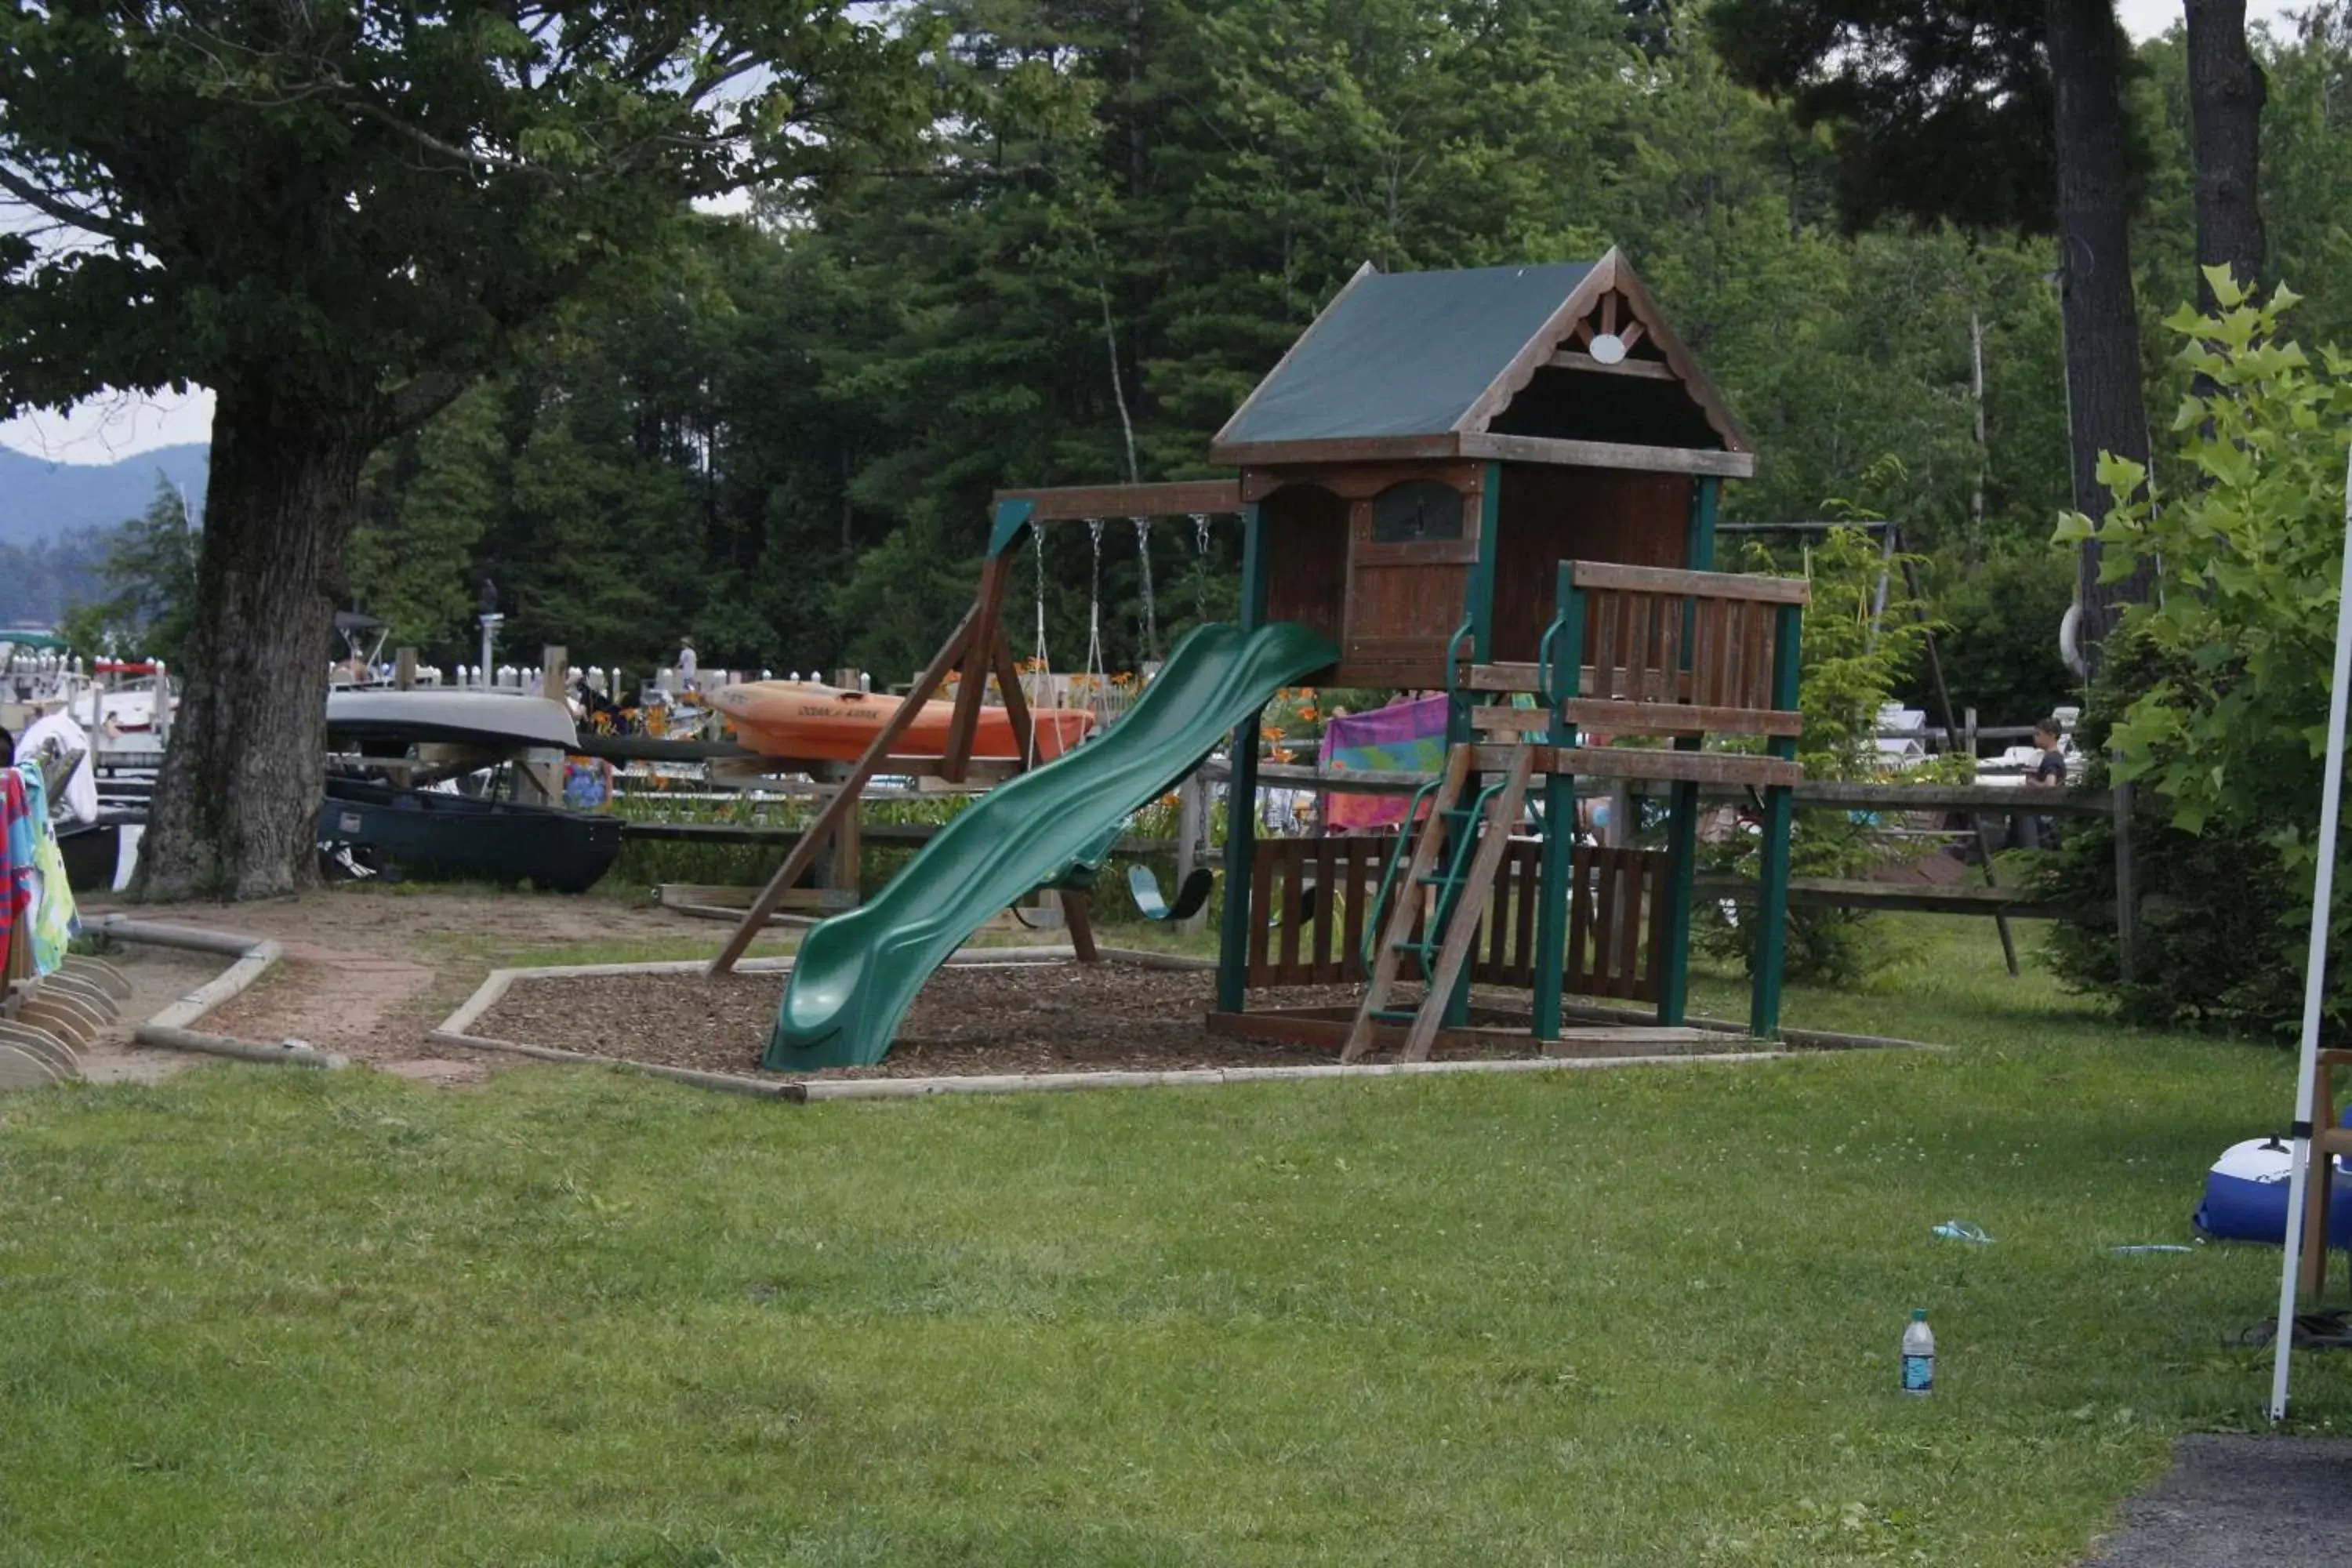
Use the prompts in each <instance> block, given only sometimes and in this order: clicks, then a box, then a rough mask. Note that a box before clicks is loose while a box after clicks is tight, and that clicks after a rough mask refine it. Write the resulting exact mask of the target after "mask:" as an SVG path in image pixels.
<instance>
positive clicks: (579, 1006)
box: [470, 962, 1536, 1079]
mask: <svg viewBox="0 0 2352 1568" xmlns="http://www.w3.org/2000/svg"><path fill="white" fill-rule="evenodd" d="M783 992H784V977H783V976H782V974H778V973H758V974H731V975H728V976H725V977H722V978H720V979H717V980H709V979H705V978H704V977H703V976H702V975H700V974H612V975H582V976H577V977H573V978H568V979H567V978H551V979H546V980H518V981H516V982H515V984H513V985H512V986H510V987H509V989H508V991H507V994H505V995H504V996H503V997H501V998H500V999H499V1002H498V1004H497V1005H495V1006H493V1007H492V1008H491V1009H490V1010H489V1011H488V1013H486V1014H484V1015H483V1016H482V1017H481V1018H480V1019H479V1020H478V1022H477V1023H476V1024H475V1025H474V1026H473V1028H472V1030H471V1031H470V1032H471V1033H473V1034H475V1035H478V1036H486V1037H489V1038H491V1039H499V1040H519V1041H523V1042H526V1043H528V1044H530V1045H535V1046H553V1047H559V1048H561V1049H563V1050H572V1051H582V1052H585V1053H587V1054H589V1055H593V1056H605V1057H618V1058H623V1059H625V1060H628V1061H637V1062H650V1063H654V1064H656V1065H659V1066H663V1067H683V1068H699V1069H701V1070H703V1071H706V1072H730V1073H752V1074H759V1075H761V1076H771V1077H775V1078H779V1079H783V1078H798V1077H811V1076H814V1077H825V1078H835V1077H839V1078H926V1077H933V1076H946V1075H953V1074H975V1073H1045V1072H1085V1071H1113V1070H1125V1071H1146V1072H1168V1071H1173V1070H1178V1069H1181V1068H1231V1067H1297V1066H1305V1065H1307V1064H1309V1063H1315V1062H1328V1061H1332V1060H1335V1059H1336V1058H1337V1054H1338V1053H1337V1052H1336V1050H1332V1049H1326V1048H1320V1047H1305V1046H1286V1045H1276V1044H1272V1043H1266V1042H1261V1041H1255V1040H1237V1039H1231V1038H1227V1037H1223V1036H1218V1035H1212V1034H1210V1033H1209V1032H1208V1030H1207V1028H1206V1027H1205V1026H1203V1024H1202V1016H1204V1015H1205V1014H1207V1013H1208V1012H1209V1011H1210V1010H1211V1009H1212V1008H1213V1006H1214V1005H1215V976H1214V975H1213V974H1212V973H1209V972H1208V971H1205V970H1168V969H1151V968H1145V967H1143V966H1141V965H1139V964H1132V963H1115V962H1114V963H1099V964H1092V965H1080V964H1075V963H1030V964H1017V965H1001V966H1000V965H992V966H988V967H955V968H947V969H942V970H940V972H939V973H937V974H934V975H933V976H932V977H931V980H930V982H929V984H927V985H925V986H924V987H923V990H922V994H920V995H919V996H918V997H917V998H916V1000H915V1005H914V1006H913V1007H912V1008H911V1009H910V1010H909V1011H908V1015H907V1021H906V1023H905V1024H904V1025H903V1026H901V1027H900V1029H899V1032H898V1043H897V1044H896V1045H895V1046H893V1047H891V1050H890V1054H889V1055H888V1056H887V1058H884V1059H883V1060H882V1062H881V1064H880V1065H879V1066H877V1067H871V1068H835V1069H831V1070H828V1071H826V1072H824V1073H820V1074H813V1075H812V1074H787V1073H776V1074H763V1073H761V1068H760V1054H761V1051H762V1050H763V1049H765V1048H766V1046H767V1042H768V1032H769V1031H770V1030H771V1029H772V1028H773V1027H774V1026H775V1022H776V1010H777V1007H778V1005H779V1004H780V1003H781V1002H782V998H783ZM1359 994H1360V993H1359V991H1358V989H1357V988H1356V987H1354V986H1320V987H1311V988H1310V987H1301V988H1295V989H1287V990H1277V991H1255V992H1252V993H1251V994H1250V1006H1251V1007H1252V1008H1253V1009H1254V1010H1255V1009H1265V1008H1274V1007H1313V1006H1328V1007H1345V1008H1350V1009H1352V1008H1353V1007H1354V1005H1355V1004H1356V1001H1357V998H1358V996H1359ZM1472 1021H1473V1022H1474V1023H1476V1022H1497V1023H1499V1022H1505V1021H1507V1019H1506V1018H1504V1017H1503V1016H1499V1015H1482V1014H1481V1013H1474V1014H1473V1019H1472ZM1518 1022H1520V1023H1521V1024H1524V1022H1525V1020H1524V1018H1522V1019H1519V1020H1518ZM1436 1054H1437V1055H1438V1056H1439V1057H1440V1058H1448V1057H1452V1058H1464V1057H1472V1056H1475V1057H1493V1058H1507V1057H1525V1056H1532V1055H1534V1054H1536V1053H1535V1052H1534V1051H1533V1049H1532V1048H1531V1047H1529V1046H1528V1044H1527V1043H1526V1042H1524V1041H1508V1040H1504V1041H1497V1042H1495V1043H1494V1044H1492V1045H1486V1044H1483V1043H1482V1044H1480V1045H1478V1046H1475V1047H1467V1048H1454V1049H1448V1048H1443V1047H1442V1048H1441V1049H1440V1050H1439V1051H1438V1052H1437V1053H1436Z"/></svg>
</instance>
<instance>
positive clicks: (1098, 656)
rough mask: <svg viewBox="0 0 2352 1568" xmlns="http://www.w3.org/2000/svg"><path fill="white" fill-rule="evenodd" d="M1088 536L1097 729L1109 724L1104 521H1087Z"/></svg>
mask: <svg viewBox="0 0 2352 1568" xmlns="http://www.w3.org/2000/svg"><path fill="white" fill-rule="evenodd" d="M1087 535H1088V536H1089V537H1090V538H1091V539H1092V540H1093V542H1094V550H1095V562H1094V575H1093V576H1092V577H1091V578H1089V579H1088V582H1087V707H1088V708H1089V709H1091V710H1093V711H1094V715H1095V722H1096V725H1097V727H1098V728H1099V727H1100V726H1102V725H1104V724H1108V722H1110V720H1111V718H1112V714H1111V711H1110V670H1109V668H1108V665H1107V664H1106V662H1105V661H1104V658H1103V638H1102V541H1103V524H1102V519H1100V518H1098V517H1090V518H1088V519H1087Z"/></svg>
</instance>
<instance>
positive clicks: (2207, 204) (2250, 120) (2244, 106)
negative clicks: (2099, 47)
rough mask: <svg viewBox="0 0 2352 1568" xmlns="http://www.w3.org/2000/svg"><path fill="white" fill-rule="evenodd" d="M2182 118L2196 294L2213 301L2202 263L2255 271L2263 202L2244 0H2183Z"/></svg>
mask: <svg viewBox="0 0 2352 1568" xmlns="http://www.w3.org/2000/svg"><path fill="white" fill-rule="evenodd" d="M2186 8H2187V11H2188V16H2189V123H2190V126H2191V129H2192V130H2193V131H2194V132H2195V136H2196V150H2195V162H2196V168H2197V268H2198V271H2197V302H2198V304H2199V306H2200V307H2201V308H2202V309H2204V310H2209V311H2210V310H2212V309H2213V307H2214V303H2215V301H2214V299H2213V290H2212V288H2211V286H2210V285H2209V284H2208V283H2207V282H2206V281H2205V270H2204V269H2205V268H2208V267H2227V268H2229V269H2230V270H2231V273H2233V274H2235V275H2236V277H2237V279H2238V281H2239V282H2241V283H2245V284H2252V283H2253V282H2255V281H2256V280H2257V279H2260V278H2261V277H2262V275H2263V261H2264V259H2265V258H2264V255H2263V209H2262V205H2261V203H2260V201H2259V200H2258V199H2257V193H2258V190H2259V186H2258V184H2257V174H2256V172H2257V169H2258V167H2259V165H2260V163H2261V154H2262V128H2263V100H2264V99H2265V98H2266V97H2267V96H2268V94H2267V89H2265V88H2264V86H2263V69H2262V67H2260V66H2258V65H2256V64H2255V63H2254V55H2253V51H2252V49H2249V48H2248V47H2246V0H2187V7H2186Z"/></svg>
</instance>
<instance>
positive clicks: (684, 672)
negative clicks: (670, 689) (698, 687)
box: [677, 637, 695, 691]
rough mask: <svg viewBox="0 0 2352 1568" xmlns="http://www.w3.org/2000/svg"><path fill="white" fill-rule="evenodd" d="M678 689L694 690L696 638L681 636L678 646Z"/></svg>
mask: <svg viewBox="0 0 2352 1568" xmlns="http://www.w3.org/2000/svg"><path fill="white" fill-rule="evenodd" d="M677 689H679V690H680V691H692V690H694V689H695V685H694V639H693V638H692V637H685V638H681V639H680V640H679V643H678V648H677Z"/></svg>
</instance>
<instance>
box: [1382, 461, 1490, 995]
mask: <svg viewBox="0 0 2352 1568" xmlns="http://www.w3.org/2000/svg"><path fill="white" fill-rule="evenodd" d="M1502 504H1503V465H1502V464H1500V463H1488V464H1487V465H1486V469H1485V472H1484V473H1482V474H1481V475H1480V483H1479V486H1478V557H1477V559H1476V560H1475V561H1474V562H1472V563H1471V565H1470V586H1469V592H1468V594H1467V595H1465V604H1464V605H1463V615H1464V616H1465V618H1466V619H1467V620H1468V621H1469V623H1470V662H1471V663H1473V664H1485V663H1486V662H1487V661H1488V660H1489V659H1491V658H1494V657H1495V558H1496V555H1497V554H1498V553H1499V552H1500V551H1501V548H1502V531H1501V529H1500V528H1498V527H1497V526H1496V518H1497V517H1499V516H1500V515H1501V512H1502ZM1445 659H1446V664H1447V666H1448V670H1447V679H1446V682H1445V684H1446V686H1447V688H1448V689H1451V688H1452V687H1453V686H1454V681H1453V679H1452V668H1451V667H1452V665H1453V662H1454V649H1453V648H1452V647H1447V648H1446V650H1445ZM1477 700H1478V694H1477V693H1476V692H1475V691H1462V692H1458V693H1456V694H1455V697H1454V701H1453V702H1452V703H1451V704H1450V705H1449V706H1448V708H1447V710H1446V714H1445V738H1446V740H1447V741H1449V742H1452V743H1453V744H1454V745H1457V746H1458V745H1463V744H1465V743H1466V742H1470V741H1474V740H1475V739H1476V738H1477V737H1476V736H1475V735H1473V734H1472V733H1471V732H1470V710H1471V709H1472V707H1474V706H1475V704H1476V703H1477ZM1462 793H1463V795H1464V797H1465V798H1466V799H1470V800H1475V799H1477V798H1478V775H1477V774H1476V773H1475V772H1474V773H1471V774H1470V776H1469V777H1468V779H1467V780H1466V781H1465V783H1464V785H1463V790H1462ZM1406 826H1407V829H1408V830H1410V828H1411V826H1412V825H1411V824H1407V825H1406ZM1454 913H1455V915H1456V917H1457V918H1467V917H1468V916H1469V911H1468V910H1461V909H1458V908H1457V909H1456V910H1455V911H1454ZM1477 967H1478V963H1477V960H1476V958H1475V956H1474V957H1473V958H1472V959H1471V961H1470V962H1469V963H1465V964H1464V965H1463V966H1462V978H1461V980H1460V981H1458V982H1457V983H1456V984H1455V985H1454V994H1453V995H1451V996H1449V997H1447V998H1446V999H1445V1017H1444V1025H1445V1026H1446V1027H1447V1028H1449V1029H1452V1028H1459V1027H1460V1026H1463V1025H1464V1024H1466V1023H1468V1022H1469V1021H1470V980H1471V976H1472V974H1473V973H1475V971H1476V969H1477Z"/></svg>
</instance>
